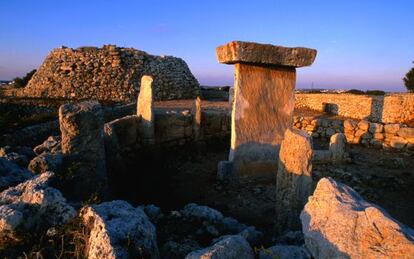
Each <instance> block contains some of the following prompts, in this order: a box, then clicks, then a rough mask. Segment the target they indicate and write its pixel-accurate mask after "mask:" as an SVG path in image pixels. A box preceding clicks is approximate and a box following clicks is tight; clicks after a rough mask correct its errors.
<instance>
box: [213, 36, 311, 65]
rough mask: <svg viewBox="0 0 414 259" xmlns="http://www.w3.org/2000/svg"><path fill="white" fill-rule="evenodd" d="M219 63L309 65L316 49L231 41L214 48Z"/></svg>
mask: <svg viewBox="0 0 414 259" xmlns="http://www.w3.org/2000/svg"><path fill="white" fill-rule="evenodd" d="M216 56H217V60H218V62H219V63H224V64H235V63H250V64H260V65H276V66H288V67H303V66H310V65H311V64H312V63H313V61H314V60H315V57H316V50H314V49H308V48H301V47H297V48H287V47H282V46H275V45H270V44H259V43H254V42H243V41H232V42H229V43H227V44H225V45H222V46H219V47H217V48H216Z"/></svg>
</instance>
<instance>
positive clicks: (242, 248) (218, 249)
mask: <svg viewBox="0 0 414 259" xmlns="http://www.w3.org/2000/svg"><path fill="white" fill-rule="evenodd" d="M185 258H186V259H219V258H227V259H239V258H244V259H250V258H252V259H253V258H254V253H253V250H252V248H251V247H250V245H249V243H248V242H247V241H246V240H245V239H244V238H243V237H241V236H239V235H231V236H223V237H221V238H219V239H218V240H217V241H216V242H215V243H214V244H213V245H212V246H210V247H207V248H204V249H201V250H196V251H193V252H191V253H189V254H188V255H187V256H186V257H185Z"/></svg>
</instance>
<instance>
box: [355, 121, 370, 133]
mask: <svg viewBox="0 0 414 259" xmlns="http://www.w3.org/2000/svg"><path fill="white" fill-rule="evenodd" d="M358 128H359V129H361V130H363V131H368V129H369V122H368V121H365V120H362V121H359V122H358Z"/></svg>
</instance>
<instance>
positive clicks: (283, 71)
mask: <svg viewBox="0 0 414 259" xmlns="http://www.w3.org/2000/svg"><path fill="white" fill-rule="evenodd" d="M216 55H217V60H218V62H219V63H224V64H235V73H234V77H235V79H234V103H233V109H232V118H231V150H230V154H229V161H224V162H221V163H220V164H219V166H218V168H219V172H218V176H219V178H220V177H221V178H223V176H224V175H228V176H229V177H232V176H243V175H254V176H260V175H271V174H274V173H275V172H276V171H277V157H278V153H279V148H280V143H281V142H282V140H283V135H284V133H285V131H286V129H288V128H290V127H291V125H292V117H293V108H294V101H295V100H294V88H295V81H296V69H295V68H296V67H302V66H309V65H311V64H312V63H313V61H314V59H315V57H316V50H313V49H307V48H286V47H281V46H274V45H267V44H258V43H251V42H240V41H232V42H230V43H228V44H226V45H223V46H219V47H218V48H217V49H216ZM223 170H224V171H223Z"/></svg>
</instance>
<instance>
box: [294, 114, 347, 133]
mask: <svg viewBox="0 0 414 259" xmlns="http://www.w3.org/2000/svg"><path fill="white" fill-rule="evenodd" d="M293 127H294V128H297V129H301V130H304V131H306V132H307V133H308V134H309V135H311V136H312V137H313V138H325V137H326V138H330V137H331V136H333V135H334V134H335V133H343V121H341V120H334V119H320V118H315V117H300V116H294V117H293Z"/></svg>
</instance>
